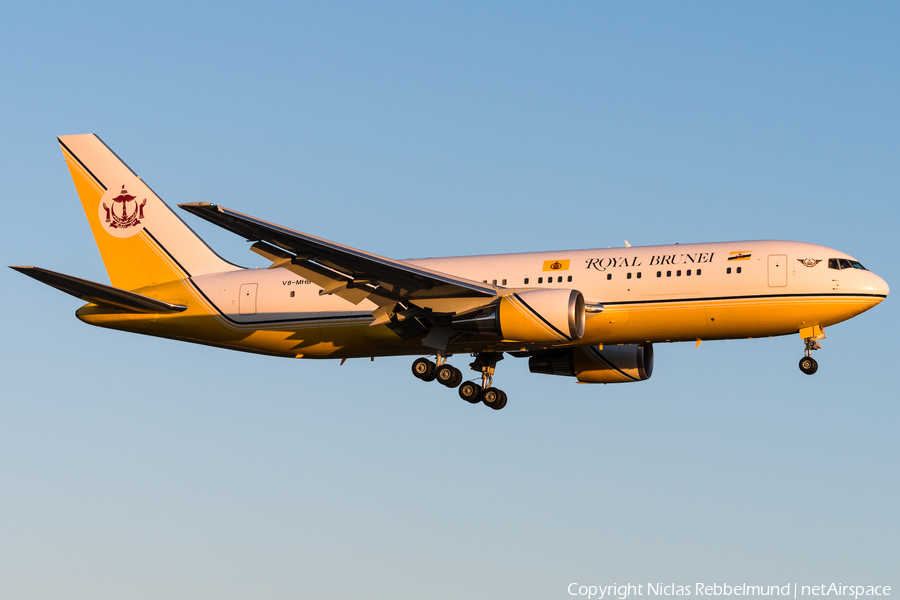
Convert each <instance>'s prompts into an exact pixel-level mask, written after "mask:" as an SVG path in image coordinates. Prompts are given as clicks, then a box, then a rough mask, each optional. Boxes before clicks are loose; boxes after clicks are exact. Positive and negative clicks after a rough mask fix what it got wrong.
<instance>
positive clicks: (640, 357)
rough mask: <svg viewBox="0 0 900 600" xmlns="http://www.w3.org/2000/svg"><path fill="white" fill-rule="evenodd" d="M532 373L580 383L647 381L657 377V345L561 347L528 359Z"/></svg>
mask: <svg viewBox="0 0 900 600" xmlns="http://www.w3.org/2000/svg"><path fill="white" fill-rule="evenodd" d="M528 370H529V371H531V372H532V373H545V374H547V375H564V376H567V377H577V378H578V382H579V383H627V382H629V381H644V380H645V379H650V375H652V374H653V344H625V345H622V346H609V347H608V348H604V349H603V350H600V349H599V348H598V347H597V346H580V347H578V348H561V349H559V350H551V351H550V352H543V353H541V354H536V355H534V356H532V357H531V358H529V359H528Z"/></svg>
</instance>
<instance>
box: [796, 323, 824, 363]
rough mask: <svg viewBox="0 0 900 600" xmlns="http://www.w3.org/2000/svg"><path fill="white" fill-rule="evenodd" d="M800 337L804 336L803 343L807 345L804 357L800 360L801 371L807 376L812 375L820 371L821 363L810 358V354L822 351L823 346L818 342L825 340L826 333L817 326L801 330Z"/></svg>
mask: <svg viewBox="0 0 900 600" xmlns="http://www.w3.org/2000/svg"><path fill="white" fill-rule="evenodd" d="M800 335H801V336H803V343H804V344H805V345H806V348H805V349H804V351H803V354H804V356H803V358H801V359H800V370H801V371H803V372H804V373H806V374H807V375H812V374H813V373H815V372H816V371H818V370H819V363H817V362H816V359H814V358H813V357H812V356H810V354H811V353H812V351H813V350H821V349H822V345H821V344H819V342H818V340H824V339H825V333H824V332H823V331H822V328H821V327H819V326H818V325H816V326H814V327H808V328H806V329H801V330H800Z"/></svg>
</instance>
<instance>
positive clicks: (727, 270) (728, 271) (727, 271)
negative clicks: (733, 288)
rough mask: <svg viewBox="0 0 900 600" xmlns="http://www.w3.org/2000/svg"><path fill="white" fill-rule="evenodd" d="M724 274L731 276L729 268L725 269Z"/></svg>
mask: <svg viewBox="0 0 900 600" xmlns="http://www.w3.org/2000/svg"><path fill="white" fill-rule="evenodd" d="M725 272H726V273H728V274H729V275H731V267H728V268H727V269H725Z"/></svg>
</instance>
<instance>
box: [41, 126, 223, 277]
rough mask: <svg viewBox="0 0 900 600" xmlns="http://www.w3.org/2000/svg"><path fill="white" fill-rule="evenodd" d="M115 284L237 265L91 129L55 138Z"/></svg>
mask: <svg viewBox="0 0 900 600" xmlns="http://www.w3.org/2000/svg"><path fill="white" fill-rule="evenodd" d="M59 144H60V146H61V147H62V153H63V156H64V157H65V159H66V163H67V164H68V166H69V171H70V172H71V173H72V180H73V181H74V182H75V189H76V190H77V191H78V196H79V197H80V198H81V204H82V206H83V207H84V212H85V215H87V219H88V223H90V226H91V231H92V232H93V234H94V239H95V240H96V241H97V247H98V248H99V249H100V256H101V257H102V258H103V264H104V265H105V266H106V272H107V273H108V274H109V279H110V283H112V285H113V286H115V287H117V288H120V289H125V290H136V289H139V288H143V287H147V286H150V285H157V284H160V283H166V282H168V281H175V280H178V279H184V278H186V277H191V276H195V275H203V274H207V273H218V272H221V271H231V270H234V269H237V268H238V267H236V266H235V265H232V264H231V263H228V262H226V261H225V260H224V259H222V258H221V257H220V256H218V255H217V254H216V253H215V252H213V251H212V249H210V247H209V246H207V245H206V244H205V243H204V242H203V240H201V239H200V238H199V237H198V236H197V234H196V233H194V232H193V230H191V228H190V227H188V226H187V224H185V223H184V221H182V220H181V219H180V218H179V217H178V216H177V215H176V214H175V213H174V212H172V210H171V209H170V208H169V207H168V206H167V205H166V204H165V203H164V202H163V201H162V200H160V198H159V197H158V196H157V195H156V194H155V193H153V190H151V189H150V188H149V187H148V186H147V184H145V183H144V182H143V181H141V178H140V177H138V176H137V175H136V174H135V173H134V171H132V170H131V169H130V168H128V165H126V164H125V163H124V162H122V160H121V159H120V158H119V157H118V156H116V154H115V153H114V152H113V151H112V150H110V149H109V148H108V147H107V146H106V144H104V143H103V141H102V140H101V139H100V138H98V137H97V136H96V135H93V134H85V135H64V136H60V137H59Z"/></svg>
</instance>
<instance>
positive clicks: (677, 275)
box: [675, 269, 681, 277]
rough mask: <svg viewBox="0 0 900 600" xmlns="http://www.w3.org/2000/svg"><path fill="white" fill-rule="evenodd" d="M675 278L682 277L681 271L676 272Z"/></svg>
mask: <svg viewBox="0 0 900 600" xmlns="http://www.w3.org/2000/svg"><path fill="white" fill-rule="evenodd" d="M675 276H676V277H681V269H679V270H678V271H675Z"/></svg>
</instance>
